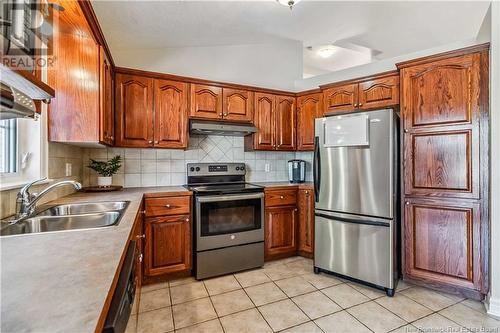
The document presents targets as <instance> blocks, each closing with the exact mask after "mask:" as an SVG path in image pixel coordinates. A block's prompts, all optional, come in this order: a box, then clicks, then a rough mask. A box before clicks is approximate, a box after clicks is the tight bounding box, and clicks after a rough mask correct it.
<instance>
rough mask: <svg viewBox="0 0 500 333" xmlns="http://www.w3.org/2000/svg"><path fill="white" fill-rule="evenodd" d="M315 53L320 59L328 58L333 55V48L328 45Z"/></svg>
mask: <svg viewBox="0 0 500 333" xmlns="http://www.w3.org/2000/svg"><path fill="white" fill-rule="evenodd" d="M317 53H318V55H319V56H320V57H321V58H330V57H331V56H332V55H333V54H334V53H335V47H334V46H333V45H328V46H325V47H322V48H320V49H319V50H318V51H317Z"/></svg>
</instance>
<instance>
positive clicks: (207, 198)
mask: <svg viewBox="0 0 500 333" xmlns="http://www.w3.org/2000/svg"><path fill="white" fill-rule="evenodd" d="M263 197H264V193H254V194H236V195H217V196H204V197H197V198H196V201H197V202H218V201H233V200H246V199H261V198H263Z"/></svg>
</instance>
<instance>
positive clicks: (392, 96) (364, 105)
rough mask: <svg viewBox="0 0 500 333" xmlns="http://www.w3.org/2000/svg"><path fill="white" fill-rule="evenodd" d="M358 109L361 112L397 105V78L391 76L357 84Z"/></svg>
mask: <svg viewBox="0 0 500 333" xmlns="http://www.w3.org/2000/svg"><path fill="white" fill-rule="evenodd" d="M358 94H359V95H358V107H359V108H360V109H361V110H367V109H375V108H383V107H386V106H391V105H397V104H399V76H398V75H393V76H389V77H385V78H379V79H374V80H370V81H364V82H361V83H359V88H358Z"/></svg>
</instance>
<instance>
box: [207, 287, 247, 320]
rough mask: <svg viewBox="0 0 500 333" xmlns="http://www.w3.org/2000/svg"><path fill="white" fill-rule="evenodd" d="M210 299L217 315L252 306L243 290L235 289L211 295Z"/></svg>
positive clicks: (220, 315)
mask: <svg viewBox="0 0 500 333" xmlns="http://www.w3.org/2000/svg"><path fill="white" fill-rule="evenodd" d="M211 299H212V303H213V304H214V307H215V311H216V312H217V315H218V316H219V317H223V316H226V315H228V314H231V313H235V312H239V311H242V310H247V309H251V308H253V307H254V305H253V303H252V301H251V300H250V298H248V296H247V294H246V293H245V292H244V291H243V290H235V291H231V292H228V293H224V294H220V295H215V296H211Z"/></svg>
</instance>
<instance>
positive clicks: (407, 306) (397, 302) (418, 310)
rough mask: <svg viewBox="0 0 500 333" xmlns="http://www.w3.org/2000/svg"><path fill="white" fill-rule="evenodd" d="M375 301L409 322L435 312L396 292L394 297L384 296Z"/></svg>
mask: <svg viewBox="0 0 500 333" xmlns="http://www.w3.org/2000/svg"><path fill="white" fill-rule="evenodd" d="M375 302H377V303H378V304H380V305H382V306H383V307H384V308H386V309H388V310H389V311H391V312H393V313H395V314H396V315H398V316H399V317H401V318H403V319H404V320H406V321H408V322H412V321H414V320H417V319H420V318H422V317H425V316H428V315H430V314H431V313H432V312H433V311H432V310H431V309H429V308H426V307H425V306H423V305H421V304H419V303H417V302H415V301H414V300H412V299H410V298H408V297H406V296H404V295H401V294H396V295H394V297H387V296H386V297H382V298H379V299H376V300H375Z"/></svg>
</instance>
